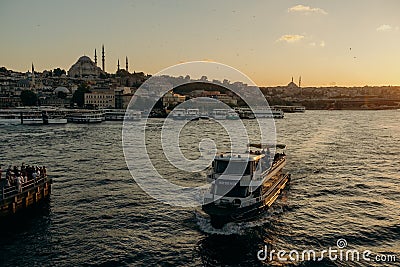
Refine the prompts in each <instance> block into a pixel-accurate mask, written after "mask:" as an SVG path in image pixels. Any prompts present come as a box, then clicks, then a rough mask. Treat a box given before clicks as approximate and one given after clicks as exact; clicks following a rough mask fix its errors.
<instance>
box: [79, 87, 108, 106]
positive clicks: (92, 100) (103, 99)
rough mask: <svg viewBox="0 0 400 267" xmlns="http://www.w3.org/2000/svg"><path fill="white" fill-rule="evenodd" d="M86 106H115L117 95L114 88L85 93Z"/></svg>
mask: <svg viewBox="0 0 400 267" xmlns="http://www.w3.org/2000/svg"><path fill="white" fill-rule="evenodd" d="M84 103H85V106H91V107H94V108H115V96H114V92H113V91H112V90H108V91H104V92H99V91H94V92H92V93H85V102H84Z"/></svg>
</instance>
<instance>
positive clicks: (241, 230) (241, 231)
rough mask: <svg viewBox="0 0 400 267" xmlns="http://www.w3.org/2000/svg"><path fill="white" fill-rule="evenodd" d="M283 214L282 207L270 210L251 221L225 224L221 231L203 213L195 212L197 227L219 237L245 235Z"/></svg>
mask: <svg viewBox="0 0 400 267" xmlns="http://www.w3.org/2000/svg"><path fill="white" fill-rule="evenodd" d="M282 212H283V209H282V207H281V206H278V205H277V206H276V207H273V208H270V209H269V210H268V211H266V212H265V213H264V214H262V215H261V216H259V217H257V218H254V219H253V220H249V221H240V222H230V223H227V224H225V225H224V226H223V227H222V228H221V229H216V228H214V227H213V226H212V225H211V222H210V218H209V217H208V215H206V214H204V213H203V212H201V211H199V210H196V211H195V212H194V214H195V217H196V221H197V225H198V226H199V228H200V230H201V231H202V232H204V233H207V234H218V235H245V234H246V233H247V231H248V230H250V229H251V228H254V227H259V226H263V225H265V224H266V223H268V222H269V221H270V219H271V217H272V216H274V215H276V214H280V213H282Z"/></svg>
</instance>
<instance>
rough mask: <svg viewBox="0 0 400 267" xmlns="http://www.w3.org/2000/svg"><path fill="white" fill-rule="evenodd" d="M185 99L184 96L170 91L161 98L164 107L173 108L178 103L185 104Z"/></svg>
mask: <svg viewBox="0 0 400 267" xmlns="http://www.w3.org/2000/svg"><path fill="white" fill-rule="evenodd" d="M185 99H186V97H185V96H184V95H180V94H175V93H173V92H172V91H170V92H168V93H166V94H165V95H164V96H163V97H162V102H163V106H164V107H171V106H172V107H173V106H176V105H178V104H180V103H183V102H185Z"/></svg>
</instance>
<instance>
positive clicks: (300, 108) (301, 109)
mask: <svg viewBox="0 0 400 267" xmlns="http://www.w3.org/2000/svg"><path fill="white" fill-rule="evenodd" d="M273 108H275V109H280V110H282V111H283V112H287V113H295V112H299V113H304V112H306V108H305V107H304V106H282V105H275V106H273Z"/></svg>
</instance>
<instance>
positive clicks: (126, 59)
mask: <svg viewBox="0 0 400 267" xmlns="http://www.w3.org/2000/svg"><path fill="white" fill-rule="evenodd" d="M125 70H126V72H128V57H125Z"/></svg>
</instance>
